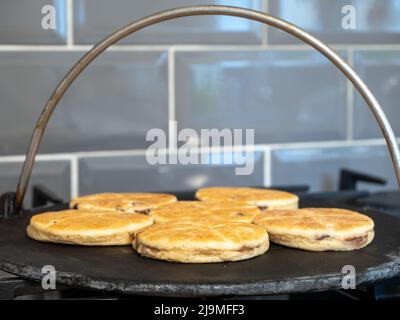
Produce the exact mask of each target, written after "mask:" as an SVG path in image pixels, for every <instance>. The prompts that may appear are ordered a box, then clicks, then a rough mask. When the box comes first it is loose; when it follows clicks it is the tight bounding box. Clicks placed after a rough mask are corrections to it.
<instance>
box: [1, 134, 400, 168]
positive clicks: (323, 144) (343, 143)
mask: <svg viewBox="0 0 400 320" xmlns="http://www.w3.org/2000/svg"><path fill="white" fill-rule="evenodd" d="M397 141H398V142H399V143H400V138H399V139H397ZM380 145H385V140H384V139H383V138H376V139H357V140H352V141H347V140H326V141H309V142H288V143H275V144H256V145H255V146H254V147H253V146H252V147H251V148H254V149H255V150H256V151H265V150H266V149H271V150H278V149H308V148H336V147H359V146H380ZM237 147H238V146H235V148H237ZM242 147H243V150H246V147H248V146H246V145H243V146H242ZM231 150H232V147H222V148H221V151H223V152H230V151H231ZM167 151H168V149H162V150H160V152H167ZM196 151H199V152H205V151H207V149H204V148H199V149H198V150H196ZM209 151H210V152H217V149H215V148H212V147H211V148H209ZM145 155H146V149H128V150H108V151H80V152H71V153H47V154H46V153H43V154H38V155H37V157H36V160H37V161H39V162H41V161H60V160H71V158H72V157H76V158H77V159H80V158H98V157H126V156H145ZM24 160H25V155H11V156H9V155H6V156H0V163H5V162H22V161H24Z"/></svg>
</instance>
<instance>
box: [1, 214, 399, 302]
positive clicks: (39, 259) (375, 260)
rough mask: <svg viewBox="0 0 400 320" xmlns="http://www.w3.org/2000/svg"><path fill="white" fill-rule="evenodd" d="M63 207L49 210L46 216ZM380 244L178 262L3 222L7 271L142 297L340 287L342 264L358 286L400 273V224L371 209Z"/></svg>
mask: <svg viewBox="0 0 400 320" xmlns="http://www.w3.org/2000/svg"><path fill="white" fill-rule="evenodd" d="M61 208H62V207H58V208H50V209H49V208H47V210H46V211H49V210H53V209H61ZM366 214H367V215H369V216H370V217H372V218H373V219H374V221H375V225H376V228H375V230H376V235H375V240H374V241H373V242H372V243H371V244H370V245H369V246H367V247H366V248H364V249H361V250H357V251H350V252H307V251H302V250H295V249H290V248H285V247H282V246H279V245H274V244H271V247H270V249H269V251H268V252H267V253H266V254H264V255H263V256H260V257H257V258H253V259H250V260H245V261H241V262H234V263H216V264H178V263H170V262H162V261H157V260H152V259H148V258H144V257H141V256H139V255H137V254H136V253H135V252H134V251H133V249H132V248H131V247H130V246H125V247H79V246H71V245H59V244H51V243H42V242H37V241H34V240H31V239H29V238H28V237H27V236H26V234H25V228H26V226H27V225H28V222H29V216H26V217H19V218H13V219H9V220H5V221H2V222H0V269H3V270H4V271H7V272H10V273H13V274H16V275H18V276H20V277H22V278H26V279H30V280H36V281H39V280H41V278H42V276H43V274H42V273H41V269H42V267H43V266H45V265H53V266H54V267H55V268H56V270H57V283H58V284H65V285H71V286H74V287H82V288H89V289H97V290H105V291H112V292H120V293H126V294H136V295H152V296H169V297H179V296H180V297H182V296H183V297H199V296H202V297H204V296H228V295H235V296H237V295H241V296H242V295H243V296H244V295H267V294H283V293H301V292H309V291H321V290H328V289H339V288H341V283H342V277H343V275H344V274H342V267H343V266H345V265H353V266H354V267H355V269H356V276H357V278H356V279H357V281H356V283H357V285H361V284H365V283H372V282H375V281H378V280H382V279H387V278H391V277H394V276H396V275H398V274H400V219H396V218H394V217H391V216H389V215H386V214H383V213H379V212H373V211H370V212H366Z"/></svg>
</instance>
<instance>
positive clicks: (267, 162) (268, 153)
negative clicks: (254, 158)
mask: <svg viewBox="0 0 400 320" xmlns="http://www.w3.org/2000/svg"><path fill="white" fill-rule="evenodd" d="M271 159H272V149H271V148H264V165H263V169H264V177H263V186H264V187H269V186H271V182H272V162H271Z"/></svg>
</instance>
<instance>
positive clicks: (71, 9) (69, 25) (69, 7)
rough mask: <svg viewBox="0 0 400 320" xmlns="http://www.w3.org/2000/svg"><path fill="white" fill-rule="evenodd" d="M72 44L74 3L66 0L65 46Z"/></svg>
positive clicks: (71, 0)
mask: <svg viewBox="0 0 400 320" xmlns="http://www.w3.org/2000/svg"><path fill="white" fill-rule="evenodd" d="M73 46H74V3H73V0H67V47H69V48H71V47H73Z"/></svg>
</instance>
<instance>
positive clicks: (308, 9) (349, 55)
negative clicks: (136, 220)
mask: <svg viewBox="0 0 400 320" xmlns="http://www.w3.org/2000/svg"><path fill="white" fill-rule="evenodd" d="M398 2H399V1H397V0H383V1H382V0H346V1H345V0H301V1H300V0H279V1H278V0H268V1H267V0H237V1H225V0H207V1H190V0H166V1H153V0H152V1H139V0H134V1H128V0H116V1H106V0H60V1H42V0H19V1H14V0H3V1H1V3H0V97H1V100H0V101H1V104H0V106H1V111H2V112H1V116H0V181H1V182H0V189H1V190H0V192H4V191H9V190H12V189H14V188H15V184H16V181H17V179H18V174H19V170H20V167H21V161H22V159H23V156H22V155H23V154H24V153H25V150H26V147H27V144H28V141H29V137H30V135H31V132H32V130H33V127H34V124H35V121H36V119H37V118H38V116H39V113H40V110H41V108H42V107H43V105H44V104H45V102H46V100H47V98H48V97H49V96H50V94H51V92H52V90H54V88H55V86H56V84H57V83H58V82H59V81H60V80H61V79H62V77H63V75H64V74H65V72H66V71H67V70H68V69H69V68H70V67H71V66H72V65H73V64H74V63H75V62H77V61H78V59H79V58H80V57H81V56H82V55H83V54H84V52H86V51H87V50H89V49H90V47H91V46H92V45H93V44H95V43H96V42H97V41H99V40H101V39H102V38H104V37H105V36H106V35H107V34H110V33H112V32H113V31H115V30H116V29H117V28H119V27H122V26H123V25H125V24H127V23H129V22H130V21H133V20H136V19H138V18H140V17H143V16H146V15H149V14H151V13H153V12H156V11H160V10H165V9H168V8H173V7H179V6H187V5H196V4H201V3H203V4H204V3H206V4H219V5H236V6H243V7H248V8H251V9H255V10H261V11H265V12H267V11H268V12H270V13H271V14H273V15H276V16H278V17H282V18H284V19H286V20H288V21H291V22H293V23H295V24H298V25H299V26H300V27H302V28H304V29H305V30H307V31H309V32H311V33H312V34H314V35H315V36H317V37H319V38H321V39H322V40H324V41H326V42H328V43H330V44H331V45H332V47H333V49H335V50H336V51H337V52H338V53H339V54H340V55H341V56H342V57H343V58H344V59H346V60H347V61H348V62H349V63H350V64H352V65H353V66H354V68H355V69H356V71H357V72H358V73H359V74H360V76H361V77H362V78H363V79H364V80H365V82H366V83H367V85H369V86H370V88H371V89H372V91H373V92H374V93H375V94H376V96H377V98H378V100H379V101H380V102H381V104H382V106H383V108H384V110H385V112H386V113H387V115H388V116H389V118H390V122H391V123H392V125H393V127H394V129H395V131H396V134H397V135H400V111H399V110H400V109H399V103H398V102H399V101H400V90H399V89H400V6H399V3H398ZM49 4H50V5H53V6H54V7H55V9H56V13H57V15H56V30H43V29H42V28H41V19H42V17H43V14H42V13H41V10H42V7H43V6H44V5H49ZM344 5H352V6H353V7H354V8H355V9H356V29H355V30H344V29H343V28H342V26H341V20H342V18H343V16H344V14H343V13H342V8H343V6H344ZM168 120H177V122H178V127H179V128H180V129H182V128H187V127H189V128H192V129H195V130H196V131H199V130H200V129H211V128H219V129H222V128H231V129H234V128H235V129H239V128H243V129H247V128H252V129H255V141H256V144H257V150H258V151H257V152H256V157H255V160H256V163H255V170H254V172H253V174H251V175H249V176H237V175H235V172H234V168H233V167H232V165H229V164H225V165H224V164H219V165H191V166H183V165H161V166H152V165H150V164H148V163H147V162H146V160H145V157H144V152H145V150H146V148H147V147H148V146H149V142H148V141H146V139H145V136H146V132H147V131H148V130H149V129H151V128H161V129H163V130H166V129H167V126H168ZM40 153H42V154H45V155H43V157H44V158H43V157H42V158H40V159H42V160H40V161H39V162H38V165H37V168H36V169H35V172H34V178H33V180H32V183H33V184H34V183H37V182H40V183H43V184H45V185H47V186H50V187H51V188H52V189H54V191H55V192H56V193H58V194H59V195H60V196H62V197H63V198H64V199H68V198H69V197H71V196H75V195H77V194H78V193H81V194H84V193H91V192H99V191H129V190H131V191H139V190H146V191H167V190H178V191H179V190H184V189H194V188H197V187H201V186H205V185H263V184H264V185H269V184H275V185H282V184H289V185H290V184H310V186H311V187H312V190H314V191H320V190H335V189H336V188H337V184H338V181H337V179H338V175H339V170H340V168H344V167H346V168H353V169H357V170H361V171H364V172H366V173H371V174H375V175H378V176H382V177H384V178H386V179H387V180H388V185H387V186H385V187H384V188H395V187H396V185H395V181H394V174H393V169H392V168H391V165H390V162H389V160H388V154H387V152H386V149H385V147H384V142H383V140H382V136H381V134H380V132H379V130H378V127H377V125H376V124H375V123H374V121H373V118H372V116H371V114H370V111H369V110H368V108H367V106H366V104H365V103H364V101H363V100H362V98H361V96H360V95H359V94H358V93H357V92H355V91H354V90H353V89H352V87H351V86H350V85H349V83H348V82H347V80H346V79H345V77H344V76H342V75H341V74H340V73H339V72H338V71H337V70H336V69H335V67H333V65H331V63H330V62H329V61H328V60H327V59H325V58H324V57H323V56H321V55H319V54H318V53H317V52H315V51H313V50H312V49H310V48H309V47H307V46H306V45H304V44H301V43H300V42H299V41H296V40H295V39H294V38H293V37H291V36H288V35H286V34H284V33H283V32H281V31H277V30H275V29H273V28H266V27H264V26H262V25H260V24H258V23H256V22H250V21H246V20H244V19H240V18H235V17H224V16H198V17H191V18H182V19H178V20H173V21H169V22H164V23H161V24H159V25H155V26H152V27H149V28H146V29H144V30H141V31H140V32H138V33H136V34H134V35H132V36H129V37H127V38H126V39H124V40H123V41H121V43H119V44H118V45H117V46H116V47H114V48H112V49H111V50H108V51H107V52H106V53H104V54H103V55H102V56H101V57H100V58H98V59H96V60H95V61H94V62H93V63H92V64H91V65H90V66H89V68H88V69H87V70H85V71H84V72H83V73H82V74H81V75H80V76H79V78H78V79H77V81H76V82H75V83H74V84H73V85H72V87H71V88H70V89H69V90H68V91H67V93H66V94H65V96H64V97H63V98H62V100H61V102H60V103H59V106H58V108H57V110H56V112H55V114H54V116H53V118H52V119H51V120H50V123H49V127H48V130H47V132H46V134H45V138H44V140H43V143H42V146H41V149H40ZM43 159H45V160H43ZM362 187H363V188H367V187H368V186H365V185H363V186H362ZM368 188H370V187H368ZM381 188H382V187H381ZM373 189H374V190H376V188H375V187H374V188H373ZM29 196H30V195H28V200H27V201H29ZM27 204H28V205H29V203H27Z"/></svg>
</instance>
